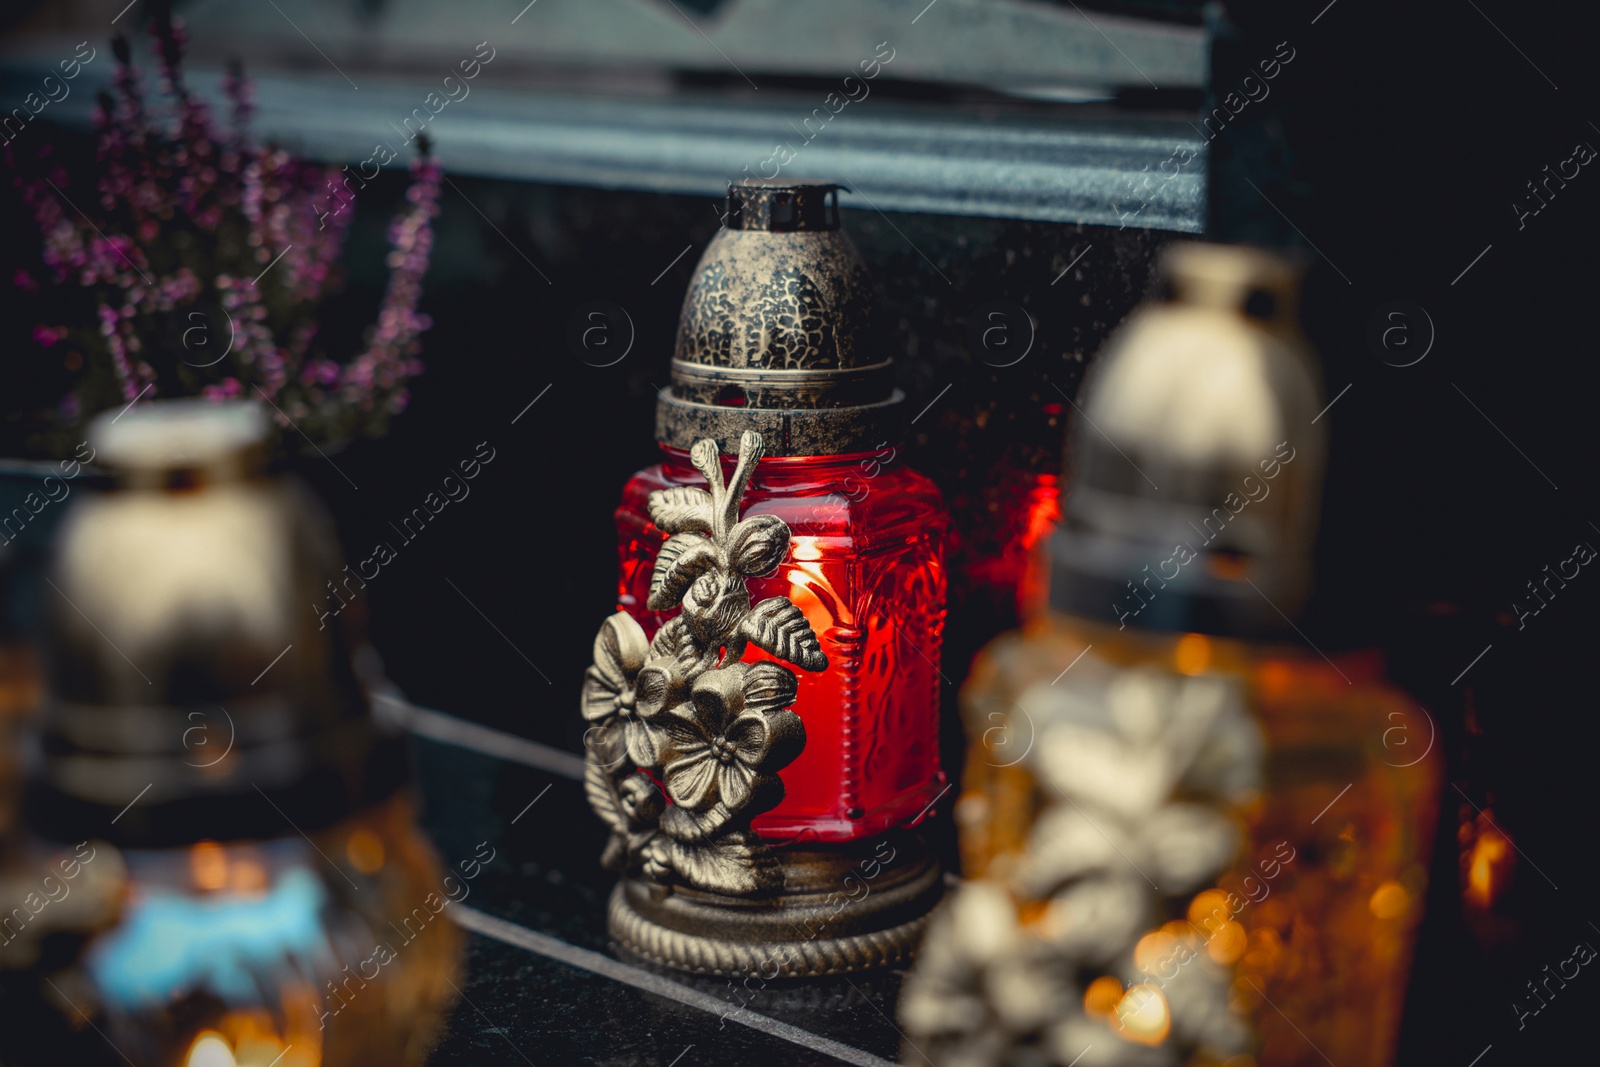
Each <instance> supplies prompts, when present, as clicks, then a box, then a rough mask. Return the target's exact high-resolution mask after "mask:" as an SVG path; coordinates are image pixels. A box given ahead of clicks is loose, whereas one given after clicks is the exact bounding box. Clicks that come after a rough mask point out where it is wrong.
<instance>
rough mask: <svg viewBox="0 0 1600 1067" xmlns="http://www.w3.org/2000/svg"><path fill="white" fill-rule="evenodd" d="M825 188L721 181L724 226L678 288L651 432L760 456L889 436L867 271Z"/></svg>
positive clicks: (868, 444) (894, 402) (895, 396)
mask: <svg viewBox="0 0 1600 1067" xmlns="http://www.w3.org/2000/svg"><path fill="white" fill-rule="evenodd" d="M838 195H839V194H838V187H837V186H834V185H829V184H812V185H802V184H792V185H777V184H773V183H769V182H759V181H746V182H740V183H734V184H731V185H729V186H728V210H727V213H726V216H725V225H724V228H723V229H722V230H721V231H720V232H718V233H717V235H716V236H715V237H713V238H712V239H711V243H710V244H709V245H707V246H706V250H705V253H704V254H703V255H702V256H701V257H700V263H699V265H698V266H697V267H696V268H695V272H694V276H693V277H692V278H691V279H690V281H689V291H688V293H687V295H685V297H684V301H683V312H682V314H681V316H680V318H679V320H678V339H677V345H676V348H675V351H674V353H673V360H672V384H671V386H670V388H668V389H667V390H665V391H663V394H662V397H661V401H660V404H659V405H658V407H657V415H656V430H657V436H658V437H659V438H660V440H661V441H662V442H663V443H666V444H670V445H676V446H677V447H680V448H689V447H691V446H692V445H693V444H694V442H695V441H698V440H700V439H701V438H705V437H710V438H713V439H715V440H716V442H717V444H718V446H719V447H720V448H722V449H724V450H727V451H736V450H737V447H738V441H739V436H740V434H742V433H743V432H744V431H746V430H755V431H757V432H758V433H760V434H761V435H762V437H763V439H764V440H766V441H767V442H768V446H767V454H768V455H773V456H809V455H824V454H837V453H842V452H857V451H866V450H869V449H872V448H876V447H879V445H880V444H881V443H882V442H884V441H885V440H887V439H888V438H889V437H891V436H893V435H894V434H895V429H894V424H893V422H892V421H891V418H892V416H893V414H894V413H895V412H896V410H897V409H898V405H899V403H900V401H901V399H902V394H901V393H900V392H899V391H898V390H896V389H895V388H894V378H893V361H892V359H891V358H890V355H889V352H888V349H887V347H886V346H885V345H884V344H883V342H882V340H881V338H880V337H879V334H878V332H877V330H876V328H875V324H874V307H873V305H874V300H873V294H872V280H871V277H870V276H869V275H868V273H867V268H866V264H865V263H864V262H863V261H862V259H861V254H860V253H859V252H858V251H856V247H855V244H854V242H852V241H851V240H850V238H849V237H848V236H847V235H846V234H845V233H844V232H843V231H842V230H840V229H839V208H838Z"/></svg>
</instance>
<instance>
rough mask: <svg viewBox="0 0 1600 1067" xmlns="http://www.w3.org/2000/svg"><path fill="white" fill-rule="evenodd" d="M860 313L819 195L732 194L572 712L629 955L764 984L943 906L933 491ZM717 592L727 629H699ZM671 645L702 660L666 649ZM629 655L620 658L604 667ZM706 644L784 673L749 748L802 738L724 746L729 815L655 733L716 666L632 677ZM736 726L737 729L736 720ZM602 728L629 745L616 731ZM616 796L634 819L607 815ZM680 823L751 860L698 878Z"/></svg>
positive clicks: (872, 945)
mask: <svg viewBox="0 0 1600 1067" xmlns="http://www.w3.org/2000/svg"><path fill="white" fill-rule="evenodd" d="M872 305H873V294H872V288H871V281H870V279H869V277H868V275H867V271H866V268H865V265H864V264H863V262H862V260H861V257H860V255H859V253H858V252H857V251H856V248H855V246H854V244H853V243H852V242H851V241H850V239H849V237H847V236H846V235H845V234H844V233H843V232H842V231H841V230H840V228H839V209H838V191H837V189H836V188H835V187H834V186H831V185H785V186H775V185H762V184H756V183H745V184H735V185H732V186H730V187H729V191H728V212H727V216H726V219H725V228H724V229H723V230H722V231H721V232H719V233H718V234H717V235H716V237H715V238H714V239H713V240H712V242H711V244H710V245H709V246H708V247H707V248H706V251H705V253H704V255H703V256H702V257H701V259H700V263H699V266H698V267H697V268H696V270H695V273H694V277H693V278H692V280H691V281H690V284H689V292H688V295H687V296H686V298H685V300H684V305H683V313H682V318H681V321H680V324H679V329H678V338H677V346H676V351H675V352H674V358H673V360H672V378H671V385H670V387H669V388H668V389H665V390H663V391H662V395H661V401H660V405H659V408H658V417H657V436H658V438H659V440H660V442H661V448H662V452H663V459H662V461H661V462H660V463H658V464H656V465H655V466H652V467H649V468H647V469H646V470H644V471H641V472H640V473H639V474H637V475H635V476H634V478H633V479H632V480H630V481H629V483H628V485H627V487H626V488H625V489H624V490H623V498H622V504H621V506H620V507H619V508H618V510H617V530H618V538H619V551H620V557H621V577H620V580H619V583H618V609H619V614H618V616H616V617H614V618H613V620H612V621H611V622H609V623H608V624H607V627H608V628H607V630H606V631H604V632H603V633H602V640H601V641H600V642H597V645H596V669H595V670H592V671H591V685H590V687H589V690H587V691H586V697H585V706H584V714H585V716H586V717H587V718H588V719H589V720H590V722H591V723H592V724H593V728H592V729H591V730H590V739H591V744H590V757H591V764H594V763H595V762H596V761H597V760H598V762H599V763H600V764H602V765H604V766H605V767H606V768H607V770H606V772H605V779H606V781H607V782H608V783H609V784H608V786H607V787H606V789H605V790H603V791H602V792H601V793H600V797H601V800H600V803H598V804H597V809H601V814H602V815H606V816H607V817H608V821H611V822H612V825H613V829H614V830H616V831H617V835H618V836H617V840H616V841H615V842H614V846H615V847H614V848H613V849H612V852H611V854H610V858H611V859H612V860H614V861H615V862H616V863H617V865H619V866H620V867H622V869H623V870H624V871H625V872H627V875H626V877H625V878H624V881H623V885H622V886H621V887H619V889H618V891H617V895H616V896H615V897H614V899H613V905H612V912H611V919H612V924H611V925H612V932H613V934H614V936H616V937H617V938H618V940H619V941H621V942H622V944H623V945H624V946H625V947H627V948H629V949H630V950H632V951H634V952H635V953H637V954H639V955H642V956H644V957H646V958H650V959H654V960H656V961H658V962H662V963H666V964H669V965H672V966H677V967H684V968H688V969H691V970H701V971H709V972H714V973H730V974H731V973H746V972H748V971H751V970H759V969H762V968H768V970H769V973H768V974H767V977H771V976H772V974H773V973H783V974H788V975H804V974H811V973H821V972H841V971H846V970H854V969H858V968H861V967H869V966H877V965H883V964H890V963H895V962H898V961H900V960H902V959H904V958H905V957H906V955H907V954H908V952H909V950H910V948H911V946H912V945H913V944H914V943H915V940H916V938H917V936H918V935H919V934H920V932H921V923H922V917H923V915H924V914H925V913H926V911H927V910H928V908H929V907H931V905H932V903H933V902H934V901H935V900H936V899H937V898H938V895H939V891H940V875H939V871H938V867H937V864H936V862H935V861H934V860H933V858H932V856H931V855H930V853H929V851H928V849H927V848H926V846H925V845H924V844H923V842H922V841H921V839H920V838H919V837H918V836H917V835H916V834H915V833H914V832H913V831H912V830H911V828H912V827H915V826H916V825H917V824H918V823H919V822H921V821H922V820H924V819H926V818H927V817H928V816H929V815H930V814H931V813H932V812H933V810H934V804H935V802H936V801H937V800H938V798H939V796H940V793H941V790H942V789H944V788H945V782H944V779H943V775H942V773H941V771H940V769H939V748H938V741H939V730H938V707H939V685H940V681H941V679H940V674H939V650H940V647H939V646H940V633H941V629H942V626H943V621H944V602H945V578H944V570H943V556H942V551H943V545H942V541H943V537H944V533H945V530H946V527H947V525H948V521H947V518H946V516H945V513H944V509H943V505H942V503H941V500H940V497H939V493H938V490H937V489H936V488H935V487H934V485H933V483H932V482H930V481H929V480H928V479H927V478H925V477H924V476H922V475H920V474H918V473H916V472H915V471H913V470H911V469H910V468H908V467H907V466H906V465H905V463H904V462H903V461H902V460H900V459H899V457H898V454H897V450H898V446H899V438H898V430H897V428H896V427H897V421H896V420H897V418H898V416H899V412H900V405H901V400H902V394H901V393H900V392H899V391H898V390H896V389H895V388H894V385H893V378H892V371H893V364H892V361H891V359H890V356H889V353H888V350H887V348H886V347H885V346H884V343H883V342H882V340H881V339H880V337H879V334H878V333H877V332H876V331H875V329H874V323H873V313H872V312H873V307H872ZM708 489H709V491H710V495H708V493H707V491H708ZM728 509H731V510H728ZM725 510H726V518H727V522H726V525H725V526H719V525H718V524H717V522H720V521H721V518H720V516H722V515H723V512H724V511H725ZM713 511H715V512H716V514H717V516H719V518H718V520H717V522H713V521H712V517H711V516H712V512H713ZM740 516H742V517H743V518H742V520H741V519H740ZM724 593H725V594H726V599H725V600H723V601H719V602H718V603H720V604H722V605H723V606H722V607H718V608H716V612H720V613H721V614H719V615H718V616H717V617H716V618H709V617H707V618H705V619H703V620H702V619H701V616H702V615H703V614H704V613H706V612H708V611H710V610H711V607H710V598H712V597H713V595H716V596H722V595H723V594H724ZM752 605H753V606H752ZM745 610H749V611H750V616H749V620H748V621H746V622H742V623H741V622H740V619H739V618H737V617H735V616H737V615H739V614H740V613H741V612H743V611H745ZM719 626H720V627H722V628H723V630H724V631H726V633H722V632H720V631H718V629H717V628H718V627H719ZM680 629H682V630H683V632H689V631H693V636H694V640H695V641H696V642H698V644H697V645H695V646H694V647H693V648H690V647H688V646H685V645H683V644H682V643H681V642H680V641H679V638H678V637H677V636H675V635H676V634H678V633H679V631H680ZM608 634H609V635H611V636H610V637H607V635H608ZM728 634H732V635H733V636H734V639H735V640H736V641H737V647H738V649H739V651H740V652H743V653H744V654H745V658H744V660H743V664H742V665H741V664H739V663H738V656H737V655H733V654H731V652H732V648H733V647H734V646H733V645H732V644H730V643H728V642H727V640H726V637H727V635H728ZM647 643H648V645H649V649H648V651H644V649H645V646H646V644H647ZM719 643H720V644H719ZM602 646H604V647H602ZM629 647H635V648H636V655H635V658H634V659H633V660H628V659H627V658H626V656H624V658H623V659H621V660H619V659H617V658H616V655H615V654H614V650H616V649H621V650H623V652H626V650H627V649H628V648H629ZM719 647H720V648H723V649H724V650H726V651H725V653H724V654H723V656H722V659H721V660H720V663H721V666H722V667H723V668H728V667H730V665H731V666H732V669H734V670H735V671H738V670H744V669H745V668H746V666H749V667H750V669H751V671H752V674H754V672H755V671H767V672H768V673H769V674H770V675H771V677H773V678H779V679H780V680H779V681H778V682H777V683H776V684H777V685H778V686H779V689H780V690H781V692H779V693H777V694H773V695H770V697H769V698H764V699H765V700H766V710H765V711H764V712H763V714H764V715H766V716H767V719H766V722H767V725H766V726H764V727H760V728H759V729H758V730H757V732H760V733H762V734H763V735H767V734H786V731H788V730H789V728H790V727H794V728H795V729H796V730H798V732H799V736H800V737H801V741H800V743H799V747H797V748H796V749H795V750H794V751H793V752H783V754H782V758H783V759H784V762H782V763H778V762H776V761H777V760H778V759H779V758H780V757H779V756H778V755H774V754H773V753H772V752H771V751H769V750H768V749H769V748H770V747H772V746H768V747H765V748H764V747H762V746H761V745H756V744H755V743H754V742H752V743H751V747H750V748H749V751H748V752H747V753H736V754H735V755H733V756H731V757H729V756H725V755H724V753H725V752H726V751H728V750H725V749H720V748H719V749H718V750H717V751H718V753H719V758H722V759H724V762H723V763H722V764H720V766H722V767H728V766H732V767H733V768H735V769H737V768H740V767H748V768H750V769H751V770H752V773H754V774H755V775H756V777H757V778H758V779H760V780H761V783H760V788H758V789H756V791H755V794H756V795H755V796H754V797H753V798H752V799H750V800H748V801H747V802H746V803H744V804H743V805H742V806H741V808H740V810H739V811H738V812H732V811H725V810H723V809H725V808H727V801H728V796H729V791H728V790H727V789H723V790H722V793H721V807H720V808H719V807H717V805H716V803H711V806H710V807H706V805H707V803H708V802H707V801H705V798H704V797H701V796H700V795H698V794H697V793H694V792H693V791H692V790H691V789H690V788H689V786H688V785H687V784H686V783H688V782H689V781H690V774H691V772H690V771H689V770H687V769H685V768H686V766H687V764H685V763H684V760H685V759H687V758H688V757H687V756H684V755H683V753H682V751H681V746H680V747H677V748H674V747H672V746H671V745H668V746H667V747H666V748H665V749H663V747H662V745H659V744H656V743H655V742H654V741H652V740H651V739H652V738H657V737H663V736H664V734H662V730H663V729H664V727H660V726H658V725H656V724H658V723H660V722H666V721H669V720H673V711H672V708H673V704H674V702H675V701H680V700H683V699H686V698H687V699H688V700H689V703H688V704H681V705H678V707H679V708H680V710H681V709H682V708H684V707H689V706H691V705H692V704H693V700H694V695H693V693H692V692H691V691H690V689H688V688H683V687H684V686H687V685H688V684H689V683H690V682H693V685H694V686H702V685H704V684H706V682H705V680H704V679H709V678H712V677H715V676H716V675H718V674H721V673H724V671H723V670H718V669H715V667H716V664H715V663H712V664H711V665H710V666H709V667H708V666H705V665H703V664H698V663H695V662H689V664H688V666H686V667H684V668H683V669H682V671H681V674H682V677H677V676H676V675H675V676H674V681H673V685H674V686H677V687H678V688H677V689H673V690H672V691H671V692H670V693H664V692H659V689H660V684H661V683H658V682H657V681H656V679H658V678H660V677H661V675H660V674H659V672H658V671H657V669H656V668H655V667H652V666H650V665H649V664H652V663H660V662H665V661H666V660H667V659H669V658H672V657H676V659H677V660H679V661H693V660H694V657H695V656H696V655H706V654H710V655H711V656H712V658H713V660H715V655H716V649H717V648H719ZM695 649H699V650H700V651H698V652H696V651H695ZM783 663H789V664H792V665H794V666H797V667H800V668H801V669H802V671H803V673H800V674H795V673H794V672H792V671H789V670H788V669H787V668H784V667H782V666H781V664H783ZM641 668H642V673H638V674H637V675H635V674H634V673H632V672H638V671H641ZM769 668H770V671H769V670H768V669H769ZM676 669H677V668H675V670H676ZM700 671H704V672H705V674H704V678H702V679H701V680H699V681H695V680H694V678H693V677H691V676H697V675H698V672H700ZM597 672H599V675H598V677H600V681H599V682H598V683H597V682H596V678H597ZM765 676H767V675H766V674H764V675H763V677H765ZM780 676H781V678H780ZM597 685H599V686H600V688H598V689H597V688H596V686H597ZM679 689H682V692H680V691H679ZM746 689H747V692H746V698H747V699H746V704H748V703H749V702H750V701H749V699H748V697H749V696H750V693H749V692H748V689H749V687H748V686H747V687H746ZM619 694H620V695H619ZM619 700H620V703H619ZM774 702H776V703H774ZM785 702H787V703H785ZM663 704H665V705H666V706H665V708H663V706H662V705H663ZM791 709H792V710H791ZM790 714H792V715H793V716H795V717H796V718H795V720H794V721H793V722H790V720H789V719H788V718H785V717H784V716H787V715H790ZM742 721H750V722H752V723H753V722H754V720H750V719H748V712H747V719H746V720H742ZM782 724H788V725H787V726H785V725H782ZM714 725H715V724H712V723H711V722H710V720H709V719H708V718H707V715H706V714H705V713H702V714H701V715H700V718H699V719H698V720H696V725H695V727H694V729H698V730H701V731H702V732H706V731H709V733H708V736H709V737H711V738H712V739H713V742H714V743H715V744H722V743H724V739H727V741H728V742H729V743H732V742H733V741H735V740H737V739H736V738H735V737H734V735H732V734H726V733H718V732H717V730H716V729H713V728H712V727H713V726H714ZM614 727H621V728H623V729H624V732H627V733H629V737H630V739H629V740H628V741H627V742H626V743H625V742H624V741H622V740H620V739H618V740H616V741H612V740H609V738H610V736H611V734H612V733H614V732H615V731H614V730H613V728H614ZM674 729H676V727H674ZM752 729H756V727H754V726H752ZM624 743H625V744H626V748H627V750H628V751H627V752H626V753H621V750H620V747H618V746H622V745H624ZM777 747H778V748H779V749H781V746H777ZM613 749H615V750H616V751H615V752H613V751H612V750H613ZM758 749H759V750H760V751H761V752H762V753H764V754H763V755H761V756H760V758H759V759H758V758H757V750H758ZM674 755H676V756H677V757H678V766H677V767H676V768H675V766H674V763H673V757H674ZM614 761H615V762H614ZM780 771H781V773H779V772H780ZM636 772H638V773H636ZM593 776H594V777H596V778H598V777H599V776H600V773H599V772H598V771H594V772H593ZM745 792H746V791H745V790H743V789H739V790H735V791H734V793H733V796H734V797H735V798H736V799H741V798H743V797H744V795H745ZM590 795H591V799H595V797H596V795H597V794H596V792H595V791H594V790H591V794H590ZM619 802H620V803H625V804H628V805H635V803H636V804H637V805H638V806H641V811H643V813H644V814H645V816H646V817H644V818H642V819H641V818H634V819H632V821H629V819H628V818H621V819H612V818H610V816H609V814H608V812H609V810H610V809H612V808H615V807H617V806H618V803H619ZM697 803H698V804H699V805H700V807H701V809H703V810H699V811H697V810H696V804H697ZM662 806H665V809H666V810H665V811H664V812H661V814H660V823H659V826H658V825H657V824H656V822H655V821H654V819H655V814H656V812H657V810H658V809H660V808H661V807H662ZM630 810H631V809H630ZM691 815H692V816H693V817H694V818H697V819H701V818H703V817H708V818H711V820H712V821H713V822H716V823H717V826H718V827H719V828H723V829H719V830H718V831H717V832H718V833H723V834H727V833H730V832H731V833H732V834H733V835H734V836H735V837H737V838H738V839H739V842H740V844H739V846H738V848H739V849H742V850H743V853H741V857H740V858H739V862H738V863H733V861H732V859H730V860H729V863H730V864H732V867H739V866H740V865H741V864H742V865H743V866H744V867H745V868H748V870H746V871H744V872H743V873H738V872H735V871H733V870H732V867H728V865H723V866H722V867H719V865H718V864H717V863H710V862H703V859H702V853H703V854H710V853H716V852H717V848H718V847H720V846H717V845H716V844H715V842H716V841H717V840H720V839H719V838H715V836H714V835H713V834H710V833H705V832H702V831H700V830H699V829H698V828H696V829H693V830H690V829H685V831H684V832H683V833H674V832H673V831H674V827H678V826H680V825H683V823H684V820H685V819H687V818H689V817H690V816H691ZM735 827H736V828H737V829H731V828H735ZM689 838H694V840H689ZM652 839H653V840H652ZM667 842H670V845H669V844H668V843H667ZM702 842H703V843H705V844H706V845H707V848H706V849H702V850H701V853H696V852H695V851H694V850H695V848H698V847H699V845H700V843H702ZM728 848H730V849H731V848H732V846H728ZM652 850H653V851H652ZM744 853H747V854H748V855H745V854H744ZM724 854H726V855H728V856H730V857H731V852H728V851H727V849H724ZM756 870H760V871H764V872H766V873H764V874H761V875H759V876H758V875H756V874H754V873H750V872H754V871H756Z"/></svg>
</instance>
